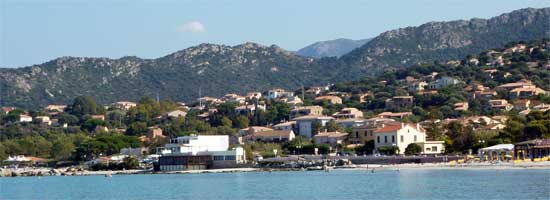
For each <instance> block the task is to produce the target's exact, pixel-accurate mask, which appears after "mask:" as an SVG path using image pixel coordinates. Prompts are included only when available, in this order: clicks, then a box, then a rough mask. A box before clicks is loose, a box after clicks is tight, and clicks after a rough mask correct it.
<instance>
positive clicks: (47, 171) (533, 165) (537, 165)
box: [0, 161, 550, 177]
mask: <svg viewBox="0 0 550 200" xmlns="http://www.w3.org/2000/svg"><path fill="white" fill-rule="evenodd" d="M373 169H374V171H389V170H397V171H399V170H430V169H433V170H449V169H466V170H506V169H548V170H550V161H546V162H523V163H513V162H505V163H498V164H493V163H465V164H450V163H423V164H411V163H409V164H396V165H380V164H361V165H347V166H337V167H329V171H330V170H358V171H368V170H373ZM65 170H67V169H65ZM52 171H53V172H55V173H53V174H52V173H51V172H52ZM56 171H57V172H56ZM277 171H311V170H307V169H302V168H224V169H204V170H185V171H152V170H150V169H146V170H120V171H86V170H83V171H72V172H70V171H63V169H52V168H19V169H3V168H2V169H0V177H18V176H111V175H134V174H203V173H244V172H277Z"/></svg>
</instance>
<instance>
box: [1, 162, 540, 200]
mask: <svg viewBox="0 0 550 200" xmlns="http://www.w3.org/2000/svg"><path fill="white" fill-rule="evenodd" d="M0 199H1V200H5V199H25V200H27V199H37V200H42V199H55V200H59V199H75V200H76V199H78V200H80V199H101V200H105V199H144V200H145V199H147V200H149V199H162V200H165V199H199V200H204V199H216V200H218V199H307V200H313V199H331V200H332V199H346V200H349V199H384V200H386V199H468V200H473V199H499V200H500V199H545V200H548V199H550V170H548V169H499V170H496V169H401V170H378V171H374V172H373V171H371V170H332V171H330V172H325V171H276V172H240V173H202V174H143V175H113V176H112V177H110V178H109V177H104V176H49V177H4V178H0Z"/></svg>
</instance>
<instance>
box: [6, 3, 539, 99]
mask: <svg viewBox="0 0 550 200" xmlns="http://www.w3.org/2000/svg"><path fill="white" fill-rule="evenodd" d="M549 25H550V8H543V9H521V10H517V11H513V12H511V13H506V14H502V15H499V16H497V17H493V18H491V19H487V20H484V19H472V20H456V21H451V22H429V23H426V24H423V25H420V26H416V27H406V28H401V29H396V30H391V31H387V32H384V33H382V34H380V35H379V36H377V37H375V38H373V39H372V40H370V41H369V42H368V43H366V44H365V45H362V46H361V47H359V48H356V49H355V50H353V51H351V52H350V53H347V54H345V55H343V56H341V57H339V58H336V57H322V58H312V57H303V56H298V55H296V54H294V53H292V52H290V51H288V50H285V49H282V48H280V47H278V46H277V45H263V44H258V43H252V42H246V43H243V44H238V45H234V46H229V45H219V44H209V43H204V44H199V45H196V46H193V47H189V48H185V49H183V50H180V51H176V52H174V53H171V54H168V55H165V56H162V57H158V58H154V59H143V58H139V57H135V56H124V57H121V58H118V59H112V58H94V57H59V58H56V59H53V60H50V61H48V62H45V63H42V64H38V65H32V66H27V67H23V68H11V69H6V68H0V96H1V97H2V98H1V99H0V104H1V105H13V106H20V107H33V106H34V107H37V106H43V105H47V104H55V103H68V102H69V101H70V100H71V99H73V98H74V97H75V96H80V95H87V96H93V97H95V98H96V99H97V100H98V101H99V102H101V103H109V102H114V101H118V100H134V101H135V100H137V99H139V98H140V97H142V96H156V95H157V94H160V96H161V98H171V99H174V100H185V101H189V100H195V99H196V98H198V88H201V89H202V91H203V94H204V95H209V96H220V95H223V94H225V93H230V92H235V93H241V94H242V93H246V92H249V91H261V90H266V89H269V88H274V87H280V88H285V89H294V88H297V87H300V86H302V85H304V86H308V85H320V84H326V83H331V82H339V81H344V80H357V79H360V78H362V77H365V76H369V75H376V74H380V73H381V72H383V71H385V70H391V69H392V68H401V67H405V66H411V65H414V64H418V63H425V62H432V61H435V60H438V61H445V60H453V59H460V58H461V57H464V56H467V55H469V54H478V53H480V52H481V51H484V50H486V49H492V48H499V47H502V46H503V45H504V44H506V43H508V42H512V41H521V40H533V39H540V38H543V37H545V36H548V35H549V34H548V31H547V30H548V29H549V28H550V27H548V26H549Z"/></svg>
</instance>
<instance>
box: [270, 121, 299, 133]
mask: <svg viewBox="0 0 550 200" xmlns="http://www.w3.org/2000/svg"><path fill="white" fill-rule="evenodd" d="M271 128H273V129H274V130H279V131H290V130H295V129H296V121H288V122H283V123H279V124H276V125H273V126H272V127H271Z"/></svg>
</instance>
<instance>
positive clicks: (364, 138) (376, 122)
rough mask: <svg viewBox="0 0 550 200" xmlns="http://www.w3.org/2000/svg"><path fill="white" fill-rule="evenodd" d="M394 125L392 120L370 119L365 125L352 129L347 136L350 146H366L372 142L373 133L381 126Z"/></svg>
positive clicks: (394, 122)
mask: <svg viewBox="0 0 550 200" xmlns="http://www.w3.org/2000/svg"><path fill="white" fill-rule="evenodd" d="M392 123H393V124H396V123H400V122H396V121H395V120H393V119H385V118H372V119H368V120H366V121H365V125H362V126H356V127H353V129H352V132H351V134H350V135H349V136H348V142H349V143H350V144H366V143H367V142H368V141H371V140H374V139H375V136H374V131H375V130H376V129H378V128H380V127H382V126H383V125H382V124H392Z"/></svg>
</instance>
